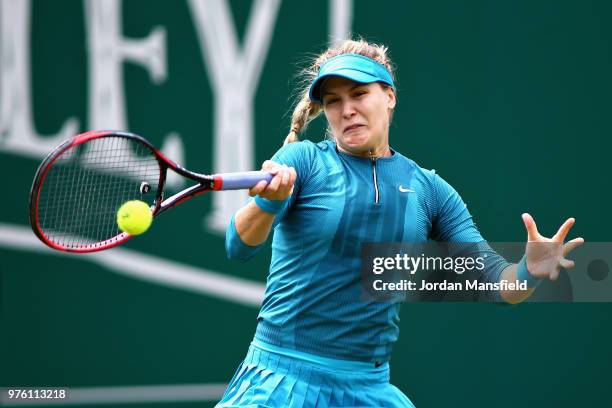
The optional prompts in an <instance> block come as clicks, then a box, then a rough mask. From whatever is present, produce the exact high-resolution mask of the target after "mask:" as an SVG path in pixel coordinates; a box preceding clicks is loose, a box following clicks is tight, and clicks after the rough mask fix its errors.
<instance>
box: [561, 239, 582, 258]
mask: <svg viewBox="0 0 612 408" xmlns="http://www.w3.org/2000/svg"><path fill="white" fill-rule="evenodd" d="M582 244H584V238H582V237H578V238H574V239H572V240H571V241H567V242H566V243H565V244H564V245H563V257H566V256H567V254H569V253H570V252H572V251H573V250H574V249H575V248H577V247H579V246H580V245H582Z"/></svg>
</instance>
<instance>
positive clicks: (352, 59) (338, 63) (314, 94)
mask: <svg viewBox="0 0 612 408" xmlns="http://www.w3.org/2000/svg"><path fill="white" fill-rule="evenodd" d="M330 76H339V77H342V78H346V79H350V80H351V81H355V82H359V83H362V84H369V83H372V82H382V83H385V84H387V85H389V86H390V87H392V88H395V85H394V84H393V78H392V77H391V74H390V73H389V71H387V69H386V68H385V67H384V65H382V64H379V63H378V62H376V61H374V60H373V59H371V58H368V57H364V56H363V55H358V54H341V55H338V56H336V57H333V58H330V59H329V60H327V61H326V62H325V63H324V64H323V65H321V68H320V69H319V74H318V75H317V78H316V79H315V80H314V81H312V84H311V85H310V90H309V92H308V95H309V96H310V100H311V101H313V102H316V103H323V101H322V98H321V85H322V84H323V81H324V80H325V78H328V77H330Z"/></svg>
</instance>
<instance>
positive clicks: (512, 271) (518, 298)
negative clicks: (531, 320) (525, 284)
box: [500, 264, 535, 303]
mask: <svg viewBox="0 0 612 408" xmlns="http://www.w3.org/2000/svg"><path fill="white" fill-rule="evenodd" d="M517 271H518V264H511V265H510V266H508V267H507V268H506V269H504V270H503V272H502V274H501V280H504V279H505V280H506V281H508V282H516V280H517V279H518V276H517ZM534 290H535V289H534V288H531V289H527V290H502V291H500V295H501V297H502V299H503V300H504V301H505V302H507V303H520V302H522V301H523V300H525V299H527V298H528V297H529V296H531V294H532V293H533V291H534Z"/></svg>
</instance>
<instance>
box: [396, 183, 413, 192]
mask: <svg viewBox="0 0 612 408" xmlns="http://www.w3.org/2000/svg"><path fill="white" fill-rule="evenodd" d="M399 191H401V192H402V193H414V192H415V191H414V190H411V189H409V188H404V187H402V185H401V184H400V186H399Z"/></svg>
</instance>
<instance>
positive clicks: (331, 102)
mask: <svg viewBox="0 0 612 408" xmlns="http://www.w3.org/2000/svg"><path fill="white" fill-rule="evenodd" d="M336 102H338V99H328V100H327V101H325V102H323V104H324V105H331V104H334V103H336Z"/></svg>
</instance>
